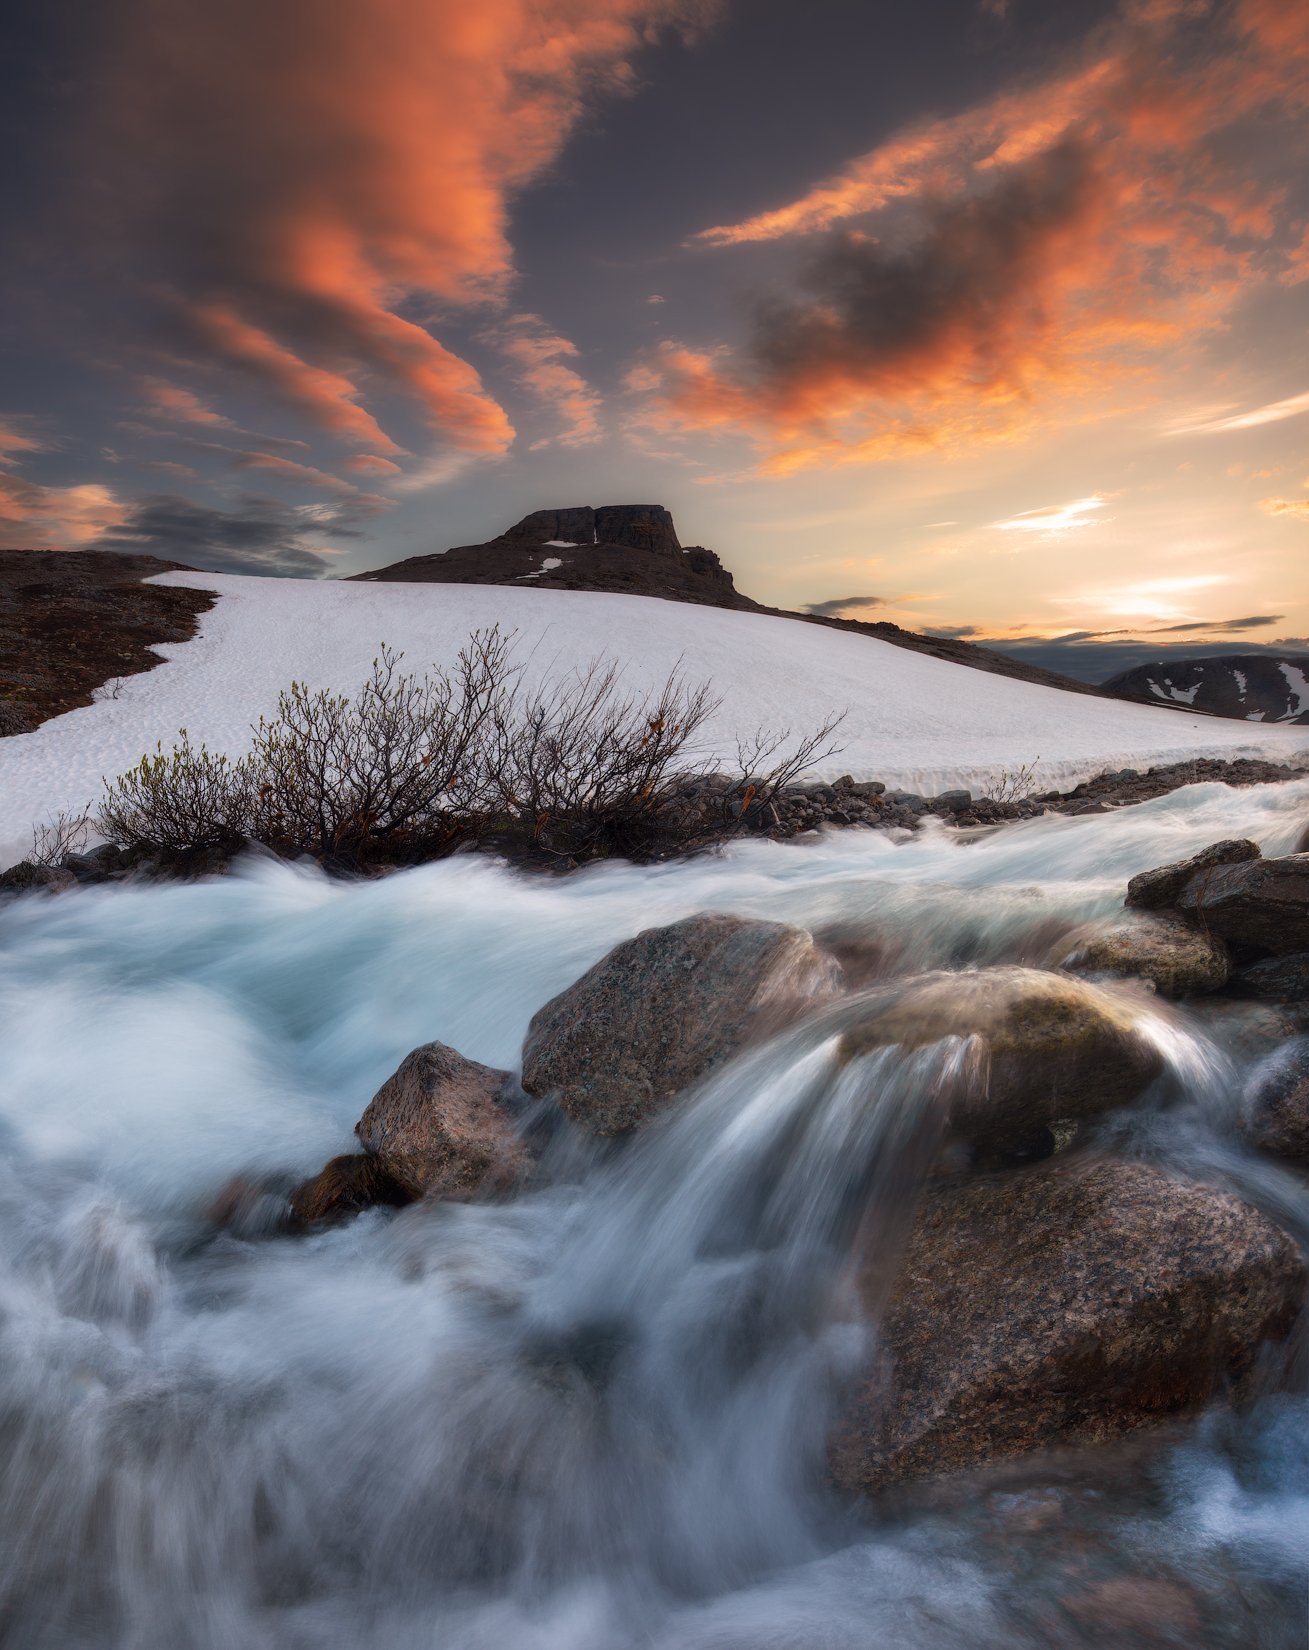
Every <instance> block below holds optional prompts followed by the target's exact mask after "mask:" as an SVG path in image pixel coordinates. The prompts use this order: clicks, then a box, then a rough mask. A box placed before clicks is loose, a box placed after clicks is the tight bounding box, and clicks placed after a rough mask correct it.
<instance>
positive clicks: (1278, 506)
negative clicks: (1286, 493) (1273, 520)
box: [1259, 498, 1309, 521]
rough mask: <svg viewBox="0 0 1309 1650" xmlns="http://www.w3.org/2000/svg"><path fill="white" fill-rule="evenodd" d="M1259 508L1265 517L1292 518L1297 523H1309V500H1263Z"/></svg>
mask: <svg viewBox="0 0 1309 1650" xmlns="http://www.w3.org/2000/svg"><path fill="white" fill-rule="evenodd" d="M1259 508H1260V509H1261V510H1262V511H1263V512H1264V514H1265V515H1269V516H1290V517H1291V518H1292V519H1293V520H1295V521H1309V498H1261V499H1260V500H1259Z"/></svg>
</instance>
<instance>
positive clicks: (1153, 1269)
mask: <svg viewBox="0 0 1309 1650" xmlns="http://www.w3.org/2000/svg"><path fill="white" fill-rule="evenodd" d="M867 1278H868V1290H869V1292H870V1295H871V1298H870V1299H869V1301H868V1305H869V1309H870V1311H871V1312H873V1313H874V1314H876V1315H879V1316H881V1320H882V1335H881V1341H880V1351H879V1354H878V1358H877V1363H876V1366H875V1368H874V1369H873V1370H872V1371H871V1373H870V1376H869V1378H868V1380H867V1381H866V1382H865V1384H864V1385H863V1387H862V1388H861V1389H860V1390H859V1391H858V1392H857V1393H856V1394H855V1395H854V1397H853V1399H852V1401H851V1403H850V1405H849V1407H848V1409H847V1411H846V1413H845V1415H844V1417H843V1419H842V1420H841V1422H840V1424H839V1426H838V1428H837V1431H836V1433H835V1435H834V1439H833V1443H832V1450H831V1459H832V1465H833V1470H834V1473H835V1476H836V1478H837V1480H838V1481H839V1482H840V1483H841V1484H842V1485H843V1486H845V1487H847V1488H850V1489H857V1490H869V1489H874V1488H877V1487H878V1486H880V1485H883V1484H887V1483H890V1482H894V1481H895V1480H897V1479H906V1478H917V1477H923V1476H926V1475H929V1474H933V1473H940V1472H951V1471H955V1470H957V1469H959V1468H963V1467H972V1466H976V1465H978V1464H979V1463H982V1462H988V1461H995V1460H999V1459H1003V1458H1004V1457H1007V1456H1014V1455H1018V1454H1021V1453H1023V1452H1024V1451H1027V1450H1030V1449H1034V1448H1036V1447H1038V1446H1040V1445H1049V1444H1062V1443H1070V1442H1074V1441H1078V1440H1086V1441H1092V1440H1100V1439H1105V1438H1110V1437H1112V1436H1114V1435H1115V1434H1119V1433H1123V1432H1127V1431H1130V1430H1131V1429H1133V1428H1135V1427H1139V1426H1142V1425H1145V1424H1147V1423H1148V1422H1151V1421H1153V1420H1155V1419H1156V1418H1159V1417H1162V1416H1166V1415H1175V1414H1179V1413H1185V1412H1187V1411H1194V1410H1197V1409H1199V1408H1201V1407H1203V1406H1204V1405H1206V1404H1208V1403H1209V1402H1210V1401H1212V1400H1214V1399H1216V1398H1219V1397H1223V1396H1226V1395H1228V1394H1240V1393H1242V1392H1243V1391H1244V1390H1246V1389H1247V1387H1248V1386H1249V1384H1250V1383H1251V1381H1252V1379H1253V1375H1254V1371H1255V1367H1256V1362H1257V1360H1258V1357H1259V1352H1260V1348H1261V1347H1262V1346H1263V1345H1264V1344H1265V1342H1268V1341H1274V1342H1275V1341H1278V1340H1280V1339H1282V1338H1283V1337H1285V1336H1286V1335H1287V1333H1288V1332H1289V1330H1290V1328H1291V1325H1292V1323H1293V1322H1294V1320H1295V1318H1296V1315H1297V1314H1298V1312H1299V1310H1300V1307H1301V1304H1302V1302H1303V1299H1304V1293H1305V1268H1304V1264H1303V1262H1302V1261H1301V1258H1300V1256H1299V1253H1298V1251H1297V1249H1296V1247H1295V1245H1294V1244H1293V1243H1292V1242H1291V1240H1290V1238H1288V1237H1287V1236H1286V1234H1285V1233H1284V1232H1282V1231H1281V1230H1280V1229H1279V1228H1278V1227H1277V1226H1275V1225H1274V1224H1273V1223H1272V1222H1271V1221H1270V1220H1268V1219H1267V1217H1266V1216H1264V1215H1263V1214H1261V1213H1260V1212H1259V1211H1258V1210H1257V1209H1254V1208H1252V1207H1251V1206H1250V1205H1249V1204H1246V1203H1243V1202H1241V1201H1240V1200H1239V1199H1237V1198H1235V1197H1232V1196H1230V1195H1229V1194H1227V1193H1225V1192H1220V1191H1217V1190H1214V1189H1213V1188H1212V1187H1209V1186H1203V1185H1197V1184H1195V1183H1193V1182H1189V1181H1182V1180H1176V1179H1173V1178H1172V1177H1170V1176H1169V1175H1166V1174H1164V1173H1163V1172H1162V1171H1161V1170H1159V1169H1155V1168H1149V1167H1146V1166H1145V1165H1143V1164H1139V1163H1129V1162H1124V1161H1117V1160H1112V1159H1110V1160H1105V1159H1099V1160H1096V1161H1093V1162H1087V1161H1086V1160H1084V1159H1079V1158H1073V1159H1070V1160H1068V1161H1067V1163H1066V1165H1065V1166H1064V1167H1062V1168H1053V1167H1050V1168H1047V1169H1045V1170H1043V1171H1025V1172H1020V1173H1010V1174H996V1175H986V1176H982V1177H979V1178H977V1179H975V1180H972V1181H966V1182H962V1183H961V1182H958V1181H953V1182H936V1183H934V1184H933V1185H931V1186H930V1187H929V1189H928V1191H927V1194H926V1196H925V1198H924V1201H923V1204H922V1205H921V1207H920V1210H919V1213H918V1218H917V1220H916V1222H915V1225H914V1228H913V1232H912V1234H911V1236H910V1239H909V1242H908V1247H907V1250H906V1253H905V1257H904V1261H903V1264H902V1267H901V1269H900V1272H899V1275H898V1278H897V1279H896V1281H895V1283H894V1285H893V1286H892V1290H891V1294H890V1299H889V1302H887V1301H884V1300H883V1298H882V1294H883V1291H884V1288H885V1281H884V1280H885V1269H884V1267H883V1266H882V1265H881V1264H880V1262H879V1259H878V1257H876V1256H870V1257H869V1263H868V1272H867Z"/></svg>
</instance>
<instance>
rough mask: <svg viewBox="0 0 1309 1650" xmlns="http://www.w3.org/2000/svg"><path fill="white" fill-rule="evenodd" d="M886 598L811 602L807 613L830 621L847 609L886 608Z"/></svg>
mask: <svg viewBox="0 0 1309 1650" xmlns="http://www.w3.org/2000/svg"><path fill="white" fill-rule="evenodd" d="M885 606H886V597H885V596H833V597H832V599H831V600H830V601H826V602H810V603H809V605H808V606H807V607H806V608H805V612H806V613H816V614H817V615H818V617H819V618H820V619H830V618H831V617H832V616H833V614H836V613H841V612H844V610H845V609H846V608H847V607H885Z"/></svg>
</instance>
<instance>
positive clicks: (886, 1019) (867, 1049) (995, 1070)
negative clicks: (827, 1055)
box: [841, 967, 1163, 1152]
mask: <svg viewBox="0 0 1309 1650" xmlns="http://www.w3.org/2000/svg"><path fill="white" fill-rule="evenodd" d="M946 1037H959V1038H967V1039H974V1040H975V1041H974V1042H973V1049H972V1054H973V1057H972V1058H970V1059H967V1060H965V1061H964V1062H962V1063H961V1065H960V1067H959V1069H958V1070H957V1072H956V1074H955V1075H954V1077H953V1078H951V1079H950V1080H949V1084H948V1087H947V1090H946V1094H945V1098H946V1103H947V1105H948V1108H949V1110H948V1115H947V1119H946V1127H947V1130H948V1131H949V1132H950V1133H951V1134H954V1135H956V1136H960V1137H962V1138H964V1139H966V1140H971V1141H975V1142H977V1143H978V1144H979V1145H982V1146H984V1147H986V1146H989V1147H994V1148H995V1149H997V1150H999V1151H1001V1152H1003V1150H1004V1148H1005V1146H1006V1144H1007V1143H1008V1142H1015V1143H1021V1142H1023V1141H1026V1140H1029V1139H1032V1138H1034V1137H1037V1136H1039V1135H1040V1134H1041V1133H1042V1132H1043V1131H1044V1130H1046V1129H1048V1127H1049V1125H1050V1124H1051V1123H1056V1122H1067V1121H1073V1120H1075V1119H1078V1118H1083V1117H1089V1116H1092V1115H1093V1114H1095V1113H1097V1112H1104V1111H1111V1110H1113V1109H1114V1108H1115V1107H1118V1106H1123V1105H1127V1104H1129V1103H1130V1102H1131V1101H1133V1100H1135V1099H1136V1098H1137V1097H1138V1096H1139V1095H1140V1094H1141V1092H1142V1091H1143V1090H1144V1089H1145V1088H1146V1087H1147V1086H1148V1085H1149V1084H1150V1083H1151V1082H1152V1081H1153V1080H1154V1079H1155V1077H1157V1076H1158V1075H1159V1073H1160V1071H1161V1070H1162V1069H1163V1058H1162V1056H1161V1055H1160V1053H1159V1051H1158V1049H1157V1048H1156V1046H1155V1045H1154V1044H1153V1043H1152V1042H1151V1041H1150V1040H1149V1039H1148V1038H1147V1037H1145V1036H1143V1035H1142V1033H1141V1031H1140V1029H1139V1027H1138V1024H1137V1016H1136V1014H1135V1013H1134V1011H1133V1008H1132V1007H1131V1005H1130V1004H1128V1003H1125V1002H1124V1001H1123V1000H1122V998H1121V996H1116V995H1114V994H1113V993H1111V992H1109V991H1105V990H1102V989H1101V988H1099V987H1097V986H1095V985H1092V984H1090V983H1089V982H1088V981H1086V980H1079V979H1074V978H1071V977H1070V976H1068V975H1066V974H1054V973H1048V972H1046V971H1044V970H1041V969H1035V968H1010V967H1007V968H983V969H973V970H969V971H968V972H967V973H962V974H951V973H944V972H941V973H931V974H920V975H917V976H915V977H914V978H912V979H910V980H908V981H907V982H905V983H904V984H903V985H901V986H899V987H896V988H894V989H892V990H889V991H885V992H882V993H880V994H879V995H878V996H877V997H875V998H874V999H873V1000H872V1001H871V1002H870V1003H869V1004H868V1006H867V1009H866V1010H865V1012H864V1013H863V1014H862V1015H861V1016H860V1018H859V1019H857V1020H856V1021H855V1023H854V1024H853V1025H851V1026H850V1027H849V1028H848V1029H847V1030H846V1031H845V1033H844V1034H843V1036H842V1038H841V1054H842V1056H843V1058H845V1059H847V1060H853V1059H856V1058H858V1057H859V1056H861V1055H865V1054H869V1053H872V1052H873V1051H874V1050H876V1049H880V1048H890V1047H892V1046H899V1047H900V1048H902V1049H905V1050H907V1051H912V1050H913V1049H917V1048H925V1047H927V1046H928V1045H929V1044H931V1043H937V1042H940V1041H941V1040H942V1039H943V1038H946Z"/></svg>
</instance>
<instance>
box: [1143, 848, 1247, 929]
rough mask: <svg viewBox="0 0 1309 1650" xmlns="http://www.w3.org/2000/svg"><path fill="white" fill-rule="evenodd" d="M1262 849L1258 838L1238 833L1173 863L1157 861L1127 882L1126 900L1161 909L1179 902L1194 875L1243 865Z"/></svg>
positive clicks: (1149, 907) (1157, 909)
mask: <svg viewBox="0 0 1309 1650" xmlns="http://www.w3.org/2000/svg"><path fill="white" fill-rule="evenodd" d="M1261 852H1262V850H1261V849H1260V847H1259V844H1258V843H1257V842H1251V841H1249V839H1248V838H1245V837H1236V838H1232V839H1230V840H1227V841H1224V842H1214V843H1211V844H1210V845H1209V847H1207V848H1202V849H1201V850H1200V852H1199V853H1198V854H1192V855H1191V857H1190V859H1179V860H1177V861H1176V862H1175V863H1174V864H1172V865H1158V866H1156V867H1155V868H1154V869H1153V870H1151V871H1142V872H1141V873H1140V875H1139V876H1134V877H1133V878H1132V880H1131V881H1130V882H1129V883H1128V884H1127V899H1126V901H1125V903H1126V904H1127V905H1129V906H1132V907H1134V908H1135V909H1136V910H1138V911H1162V910H1165V909H1166V908H1167V907H1169V906H1171V905H1176V903H1177V900H1178V896H1179V895H1180V894H1181V892H1182V890H1183V888H1185V887H1186V885H1187V883H1189V882H1190V881H1191V879H1192V878H1193V877H1196V876H1198V875H1199V874H1200V873H1201V872H1203V871H1210V870H1212V869H1213V868H1214V866H1216V865H1240V864H1243V863H1245V862H1246V861H1248V860H1252V859H1258V858H1259V857H1260V855H1261Z"/></svg>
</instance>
